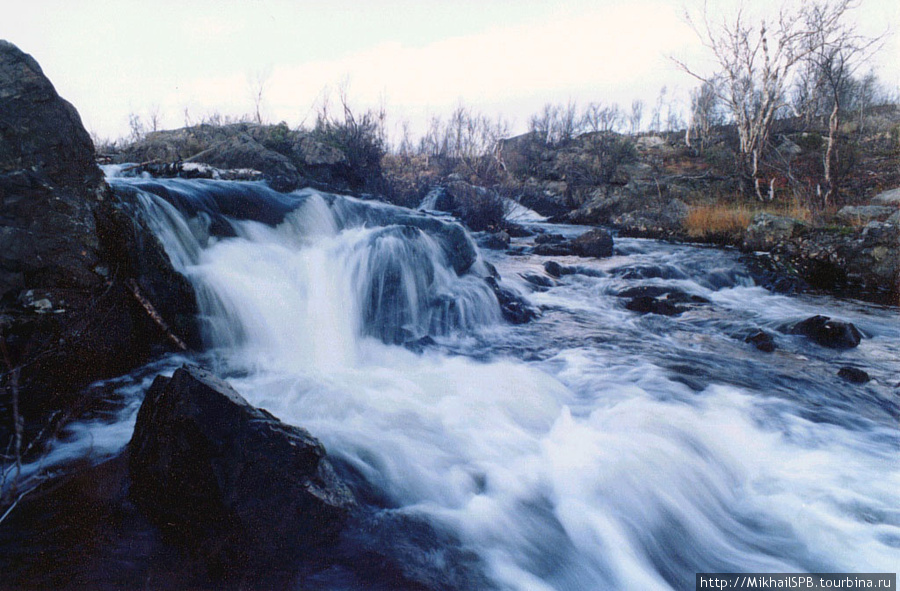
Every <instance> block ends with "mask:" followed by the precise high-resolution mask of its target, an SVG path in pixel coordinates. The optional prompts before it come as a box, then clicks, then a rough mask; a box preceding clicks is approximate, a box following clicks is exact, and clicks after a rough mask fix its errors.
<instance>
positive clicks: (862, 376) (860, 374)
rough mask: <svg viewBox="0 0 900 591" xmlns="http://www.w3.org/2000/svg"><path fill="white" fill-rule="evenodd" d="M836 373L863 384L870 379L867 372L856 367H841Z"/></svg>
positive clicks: (855, 382)
mask: <svg viewBox="0 0 900 591" xmlns="http://www.w3.org/2000/svg"><path fill="white" fill-rule="evenodd" d="M837 375H838V377H840V378H844V379H845V380H847V381H848V382H851V383H854V384H865V383H866V382H868V381H869V380H871V379H872V378H870V377H869V374H868V373H866V372H865V371H863V370H861V369H859V368H856V367H842V368H841V369H840V370H838V374H837Z"/></svg>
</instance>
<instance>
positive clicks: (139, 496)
mask: <svg viewBox="0 0 900 591" xmlns="http://www.w3.org/2000/svg"><path fill="white" fill-rule="evenodd" d="M128 453H129V470H130V475H131V496H132V499H133V500H134V501H135V503H136V504H137V505H138V507H139V508H140V509H141V510H142V511H143V512H144V514H145V515H147V516H148V517H149V518H150V519H151V521H153V522H154V523H156V524H157V525H158V526H159V527H160V528H161V529H162V531H163V532H164V534H165V535H166V536H167V538H169V539H170V540H172V541H173V542H174V543H176V544H178V545H185V546H187V547H188V549H189V550H191V551H193V552H197V553H199V554H203V555H205V556H206V558H208V559H209V560H210V561H211V562H213V563H216V564H223V565H227V564H229V563H235V564H247V563H254V564H262V563H267V562H272V563H277V564H284V563H285V562H290V560H291V558H292V557H295V556H300V555H301V554H303V553H310V552H312V551H313V550H315V549H317V548H318V549H321V548H322V547H323V546H325V545H329V544H332V543H334V542H335V541H336V540H337V538H338V535H339V533H340V531H341V529H342V526H343V524H344V522H345V520H346V518H347V517H348V516H349V513H350V510H351V509H352V508H353V507H354V505H355V501H354V499H353V497H352V495H351V493H350V492H349V490H348V489H347V487H346V486H345V485H344V484H343V483H342V482H341V481H340V480H339V478H338V477H337V476H336V475H335V472H334V470H333V469H332V467H331V465H330V464H329V462H328V460H327V459H326V458H325V448H324V447H323V446H322V444H321V443H320V442H319V441H318V440H317V439H315V438H314V437H313V436H312V435H310V434H309V432H307V431H306V430H304V429H301V428H299V427H293V426H290V425H286V424H284V423H282V422H281V421H279V420H278V419H277V418H275V417H274V416H272V415H271V414H269V413H268V412H266V411H264V410H261V409H257V408H255V407H253V406H251V405H250V404H249V403H247V401H246V400H244V399H243V398H242V397H241V396H240V394H238V393H237V392H236V391H235V390H234V389H233V388H231V386H229V385H228V384H227V383H225V382H223V381H222V380H220V379H218V378H216V377H215V376H213V375H212V374H210V373H209V372H207V371H204V370H201V369H198V368H194V367H188V366H185V367H183V368H181V369H179V370H177V371H176V372H175V374H174V375H173V376H172V377H171V378H165V377H162V376H160V377H157V378H156V380H155V381H154V382H153V385H152V386H151V387H150V390H149V391H148V392H147V395H146V398H145V399H144V403H143V404H142V405H141V409H140V411H139V413H138V418H137V423H136V424H135V429H134V435H133V437H132V439H131V442H130V443H129V444H128Z"/></svg>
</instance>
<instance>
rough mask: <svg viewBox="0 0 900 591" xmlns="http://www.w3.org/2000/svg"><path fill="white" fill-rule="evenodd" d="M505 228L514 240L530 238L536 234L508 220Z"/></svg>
mask: <svg viewBox="0 0 900 591" xmlns="http://www.w3.org/2000/svg"><path fill="white" fill-rule="evenodd" d="M503 228H504V230H505V231H506V233H507V234H509V235H510V236H511V237H512V238H528V237H529V236H534V232H532V231H531V230H529V229H528V228H526V227H525V226H523V225H521V224H516V223H515V222H510V221H508V220H507V221H506V222H505V223H504V225H503Z"/></svg>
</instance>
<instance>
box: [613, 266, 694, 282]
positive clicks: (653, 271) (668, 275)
mask: <svg viewBox="0 0 900 591" xmlns="http://www.w3.org/2000/svg"><path fill="white" fill-rule="evenodd" d="M610 273H611V274H612V275H615V276H616V277H621V278H622V279H687V275H686V274H685V273H684V271H682V270H681V269H679V268H678V267H675V266H673V265H630V266H627V267H616V268H615V269H612V270H611V271H610Z"/></svg>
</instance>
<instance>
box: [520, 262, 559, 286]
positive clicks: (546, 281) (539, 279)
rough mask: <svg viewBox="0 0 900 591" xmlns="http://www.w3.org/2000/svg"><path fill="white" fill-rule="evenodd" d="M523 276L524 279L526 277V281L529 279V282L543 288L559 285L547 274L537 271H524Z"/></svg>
mask: <svg viewBox="0 0 900 591" xmlns="http://www.w3.org/2000/svg"><path fill="white" fill-rule="evenodd" d="M548 262H549V263H552V262H553V261H548ZM521 277H522V279H524V280H525V281H527V282H528V283H530V284H532V285H534V286H536V287H541V288H545V289H546V288H550V287H556V285H557V283H556V281H554V280H553V279H551V278H550V277H547V276H545V275H538V274H537V273H522V274H521Z"/></svg>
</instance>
